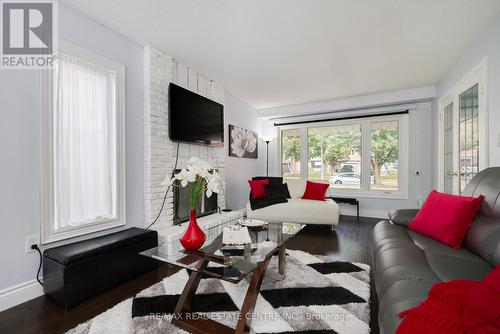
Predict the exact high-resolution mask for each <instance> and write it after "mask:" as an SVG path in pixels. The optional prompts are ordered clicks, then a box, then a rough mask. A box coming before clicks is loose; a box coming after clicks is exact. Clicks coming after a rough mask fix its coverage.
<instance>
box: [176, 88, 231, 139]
mask: <svg viewBox="0 0 500 334" xmlns="http://www.w3.org/2000/svg"><path fill="white" fill-rule="evenodd" d="M168 111H169V114H168V132H169V137H170V139H171V140H174V141H183V142H191V143H199V144H205V145H213V146H219V145H221V144H222V143H224V106H223V105H222V104H219V103H217V102H215V101H212V100H210V99H208V98H206V97H204V96H201V95H198V94H196V93H193V92H191V91H189V90H187V89H185V88H182V87H180V86H178V85H176V84H173V83H170V85H169V87H168Z"/></svg>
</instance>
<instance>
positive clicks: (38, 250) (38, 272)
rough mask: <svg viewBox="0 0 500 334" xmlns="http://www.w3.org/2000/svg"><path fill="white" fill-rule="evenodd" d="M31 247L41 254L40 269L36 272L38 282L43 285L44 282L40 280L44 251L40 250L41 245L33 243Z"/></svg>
mask: <svg viewBox="0 0 500 334" xmlns="http://www.w3.org/2000/svg"><path fill="white" fill-rule="evenodd" d="M31 249H34V250H36V251H37V252H38V255H39V256H40V261H39V263H38V271H37V272H36V280H37V281H38V283H40V285H41V286H43V283H42V281H41V280H40V270H41V269H42V261H43V257H42V251H41V250H40V247H38V245H36V244H35V245H31Z"/></svg>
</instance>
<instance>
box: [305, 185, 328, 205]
mask: <svg viewBox="0 0 500 334" xmlns="http://www.w3.org/2000/svg"><path fill="white" fill-rule="evenodd" d="M329 186H330V185H329V184H328V183H318V182H311V181H307V183H306V191H304V195H302V199H313V200H316V201H324V200H325V194H326V191H327V190H328V187H329Z"/></svg>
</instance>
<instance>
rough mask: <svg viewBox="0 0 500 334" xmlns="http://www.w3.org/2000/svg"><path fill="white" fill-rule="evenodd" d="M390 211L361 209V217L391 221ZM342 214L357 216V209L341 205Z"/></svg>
mask: <svg viewBox="0 0 500 334" xmlns="http://www.w3.org/2000/svg"><path fill="white" fill-rule="evenodd" d="M388 213H389V211H388V210H364V209H359V216H360V217H369V218H381V219H389V217H388ZM340 214H341V215H344V216H356V207H355V206H352V207H348V206H347V205H342V203H341V205H340Z"/></svg>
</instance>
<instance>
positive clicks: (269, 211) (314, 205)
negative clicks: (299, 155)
mask: <svg viewBox="0 0 500 334" xmlns="http://www.w3.org/2000/svg"><path fill="white" fill-rule="evenodd" d="M284 182H286V183H287V184H288V190H289V191H290V197H291V199H289V200H288V202H287V203H279V204H274V205H271V206H267V207H265V208H261V209H258V210H252V208H251V207H250V202H248V203H247V217H248V218H251V219H262V220H267V221H276V222H287V223H302V224H316V225H331V226H332V229H335V226H336V225H337V224H338V223H339V206H338V204H337V203H335V202H334V201H333V200H331V199H326V200H325V201H315V200H308V199H302V198H301V196H302V195H303V194H304V190H305V188H306V183H305V181H303V180H285V181H284Z"/></svg>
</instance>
